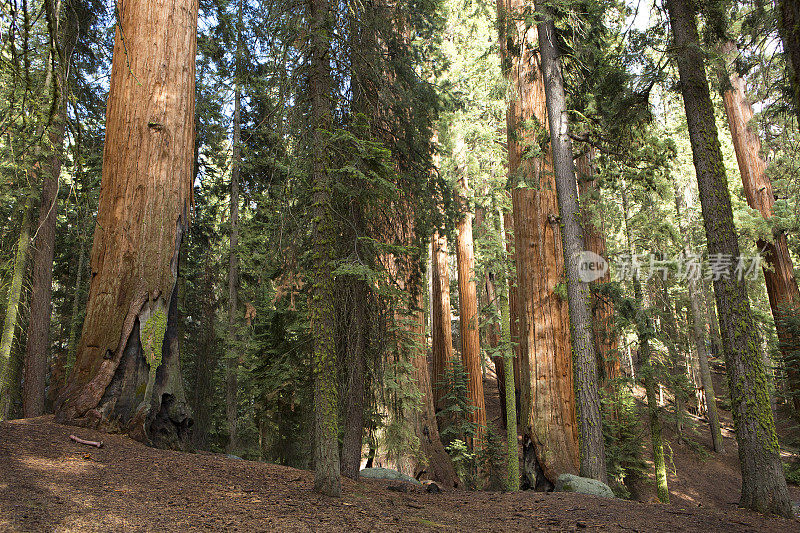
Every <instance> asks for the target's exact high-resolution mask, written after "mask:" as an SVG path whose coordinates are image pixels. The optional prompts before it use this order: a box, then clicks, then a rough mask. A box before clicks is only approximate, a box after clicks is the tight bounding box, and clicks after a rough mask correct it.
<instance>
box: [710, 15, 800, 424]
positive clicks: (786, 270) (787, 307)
mask: <svg viewBox="0 0 800 533" xmlns="http://www.w3.org/2000/svg"><path fill="white" fill-rule="evenodd" d="M798 22H799V23H800V20H798ZM722 53H723V56H724V57H725V59H726V65H727V71H726V72H721V73H720V78H721V80H720V81H721V83H722V86H723V87H724V90H723V94H722V96H723V102H724V104H725V114H726V115H727V117H728V127H729V128H730V131H731V137H732V139H733V148H734V151H735V152H736V161H737V162H738V164H739V173H740V174H741V176H742V188H743V190H744V196H745V198H746V199H747V205H749V206H750V207H752V208H753V209H755V210H756V211H758V212H759V213H761V216H763V217H764V218H765V219H770V218H772V215H773V212H772V208H773V205H774V204H775V195H774V193H773V192H772V182H771V181H770V179H769V177H768V176H767V175H766V173H765V170H766V166H767V165H766V163H765V162H764V160H763V159H762V158H761V139H759V137H758V134H757V133H756V132H755V131H754V130H753V128H752V127H753V125H752V124H751V120H752V118H753V107H752V105H751V104H750V102H749V101H748V99H747V95H746V94H745V84H744V79H742V77H741V76H739V75H738V74H737V73H736V71H735V70H734V62H735V59H736V56H737V55H738V50H737V49H736V45H735V44H733V43H732V42H727V43H725V44H724V45H723V46H722ZM757 244H758V248H759V249H760V250H761V253H762V254H764V281H765V282H766V285H767V295H768V296H769V305H770V308H771V309H772V317H773V319H774V320H775V328H776V329H777V333H778V338H779V339H780V340H781V346H782V348H783V356H784V362H785V364H786V370H787V374H788V376H789V380H788V382H789V383H788V384H789V390H790V391H791V394H792V401H793V403H794V407H795V409H796V410H800V369H799V368H798V366H797V362H796V361H794V360H793V358H792V357H791V352H792V350H791V348H790V346H793V345H797V344H798V343H800V339H793V338H792V337H793V335H792V333H791V331H790V330H789V328H788V327H787V325H786V322H785V320H786V318H787V315H788V314H790V313H798V312H800V290H798V288H797V281H796V280H795V279H794V265H793V264H792V258H791V257H790V256H789V244H788V241H787V240H786V234H785V233H784V232H782V231H780V232H778V233H776V234H775V235H774V236H773V240H769V241H766V240H759V241H758V243H757Z"/></svg>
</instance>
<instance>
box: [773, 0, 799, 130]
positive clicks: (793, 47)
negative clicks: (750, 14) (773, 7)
mask: <svg viewBox="0 0 800 533" xmlns="http://www.w3.org/2000/svg"><path fill="white" fill-rule="evenodd" d="M778 31H779V32H780V34H781V39H782V40H783V51H784V53H785V54H786V63H787V66H788V67H789V69H788V70H789V78H790V82H791V84H792V100H793V104H794V112H795V114H796V115H797V122H798V124H800V0H778Z"/></svg>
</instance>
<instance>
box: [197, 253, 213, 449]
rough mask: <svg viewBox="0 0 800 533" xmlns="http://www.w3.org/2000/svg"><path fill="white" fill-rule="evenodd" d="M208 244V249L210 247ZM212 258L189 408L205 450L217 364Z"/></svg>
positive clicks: (207, 265)
mask: <svg viewBox="0 0 800 533" xmlns="http://www.w3.org/2000/svg"><path fill="white" fill-rule="evenodd" d="M210 248H211V247H210V246H209V250H210ZM212 265H213V262H212V260H211V257H210V253H207V255H206V261H205V267H204V269H203V294H202V304H201V305H202V307H201V308H202V316H201V321H202V331H203V343H202V345H201V346H200V353H199V354H198V355H197V363H196V367H195V374H194V387H193V389H194V398H193V401H192V409H193V411H194V421H195V422H194V435H193V439H194V445H195V446H196V447H197V448H199V449H201V450H205V449H207V448H208V433H209V429H210V428H211V405H210V400H211V398H212V397H213V395H214V392H215V391H214V367H215V366H216V364H217V335H216V324H215V322H216V307H217V306H216V301H215V296H214V273H213V271H212V268H213V267H212Z"/></svg>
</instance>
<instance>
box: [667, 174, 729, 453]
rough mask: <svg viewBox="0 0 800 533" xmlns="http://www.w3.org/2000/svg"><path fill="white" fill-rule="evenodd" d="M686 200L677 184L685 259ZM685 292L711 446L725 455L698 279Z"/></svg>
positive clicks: (689, 280)
mask: <svg viewBox="0 0 800 533" xmlns="http://www.w3.org/2000/svg"><path fill="white" fill-rule="evenodd" d="M683 212H684V206H683V196H682V195H681V193H680V190H679V189H678V184H677V183H675V214H676V215H677V220H678V229H680V232H681V234H682V235H684V242H683V253H684V255H685V256H686V257H688V256H690V255H691V253H692V250H691V246H690V244H689V240H688V239H689V237H688V230H687V228H686V223H685V222H684V219H683V216H682V215H683ZM686 290H687V292H688V294H689V302H690V308H689V311H690V314H691V321H692V324H691V331H690V335H691V338H692V341H693V342H694V346H695V349H696V350H697V360H698V364H699V366H700V383H701V384H702V389H703V391H702V392H703V397H704V399H705V405H706V413H707V414H708V424H709V428H710V431H711V444H712V447H713V449H714V451H715V452H717V453H722V452H723V451H724V445H723V441H722V431H721V430H720V425H719V414H718V413H717V396H716V394H715V393H714V382H713V380H712V379H711V367H710V365H709V364H708V349H707V348H706V343H705V338H706V337H705V335H704V333H703V326H704V325H705V320H704V319H703V310H702V309H701V307H700V302H701V299H702V293H701V291H700V290H699V289H698V287H697V279H696V278H695V277H694V276H687V280H686Z"/></svg>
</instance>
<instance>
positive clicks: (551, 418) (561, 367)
mask: <svg viewBox="0 0 800 533" xmlns="http://www.w3.org/2000/svg"><path fill="white" fill-rule="evenodd" d="M497 7H498V20H499V26H500V31H501V42H502V43H504V46H503V47H502V49H501V54H502V60H503V67H504V71H505V74H506V76H507V77H508V79H509V82H510V86H511V89H510V90H511V95H510V101H509V108H508V112H507V115H506V121H507V132H508V163H509V166H508V172H509V176H512V177H514V178H516V183H515V187H514V189H513V190H512V194H511V199H512V208H513V218H514V241H515V262H516V266H517V291H516V296H517V300H518V301H517V310H518V315H519V316H518V330H519V346H520V354H521V365H520V366H521V381H520V388H521V391H522V402H521V403H522V406H521V407H522V409H521V413H520V416H519V419H520V424H522V426H523V431H524V432H525V433H526V435H527V437H528V439H529V440H530V446H528V447H527V448H526V454H527V456H526V457H527V458H528V459H531V460H532V461H526V464H530V465H532V468H528V469H527V471H526V473H525V475H526V477H527V478H528V481H529V484H530V485H532V486H534V487H535V486H543V485H545V486H546V485H547V483H548V482H550V483H555V481H556V480H557V478H558V476H559V475H560V474H563V473H572V474H577V473H578V469H579V451H578V432H577V427H576V422H575V393H574V386H573V370H572V347H571V345H570V331H569V309H568V304H567V302H566V301H564V300H562V299H561V297H560V296H559V295H558V294H557V287H558V285H559V284H560V283H561V282H562V274H563V272H564V255H563V253H562V241H561V235H560V224H559V220H558V202H557V198H556V192H555V190H556V186H555V179H554V177H553V172H552V164H551V160H550V156H549V155H545V157H543V158H541V159H540V158H533V157H526V156H527V155H528V154H526V151H527V150H529V149H533V148H528V147H535V146H536V142H537V141H536V138H537V134H538V132H537V131H536V128H533V127H530V126H528V125H529V124H532V123H537V122H538V124H539V125H541V126H543V127H546V126H544V125H546V124H547V110H546V105H545V94H544V83H543V81H542V75H541V71H540V68H539V58H538V56H537V55H536V54H535V52H534V50H535V47H536V31H535V29H530V28H528V27H527V25H526V21H525V12H526V7H527V8H529V7H532V6H531V4H530V2H527V1H525V0H501V1H499V2H498V6H497ZM539 470H541V472H542V473H543V474H544V478H545V479H542V478H541V477H540V476H539V475H538V471H539ZM534 478H535V479H534Z"/></svg>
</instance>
